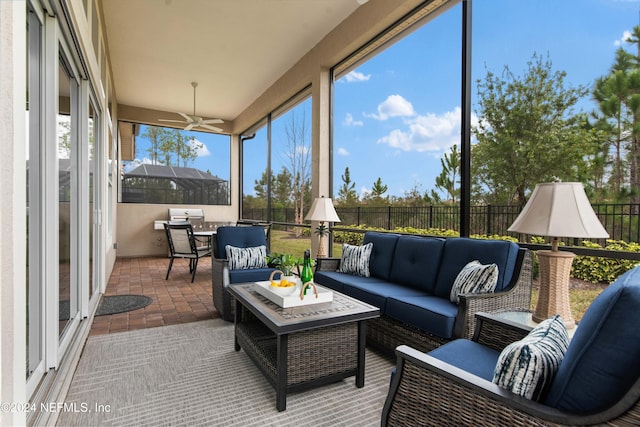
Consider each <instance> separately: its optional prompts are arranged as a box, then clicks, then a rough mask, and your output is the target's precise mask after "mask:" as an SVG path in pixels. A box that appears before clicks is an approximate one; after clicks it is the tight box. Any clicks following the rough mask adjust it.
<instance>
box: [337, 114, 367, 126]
mask: <svg viewBox="0 0 640 427" xmlns="http://www.w3.org/2000/svg"><path fill="white" fill-rule="evenodd" d="M342 124H343V125H345V126H362V125H364V122H363V121H362V120H355V119H354V118H353V115H351V113H347V115H346V117H345V118H344V120H343V121H342Z"/></svg>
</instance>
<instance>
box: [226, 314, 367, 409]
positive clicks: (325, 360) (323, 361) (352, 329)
mask: <svg viewBox="0 0 640 427" xmlns="http://www.w3.org/2000/svg"><path fill="white" fill-rule="evenodd" d="M236 310H242V311H243V316H242V318H243V321H241V322H238V323H236V334H235V335H236V338H235V349H236V351H239V350H240V349H243V350H244V351H245V353H246V354H247V355H248V356H249V357H250V358H251V360H252V361H253V362H254V363H255V364H256V366H257V367H258V368H259V369H260V371H261V372H262V373H263V374H264V376H265V377H266V378H267V380H268V381H269V382H270V383H271V385H273V387H274V388H275V389H276V408H277V409H278V411H284V410H285V409H286V396H287V393H290V392H296V391H302V390H306V389H309V388H312V387H316V386H320V385H324V384H330V383H333V382H336V381H339V380H341V379H343V378H347V377H351V376H354V375H355V377H356V387H359V388H361V387H363V386H364V357H365V335H366V323H365V321H364V320H362V321H358V322H350V323H344V324H338V325H332V326H324V327H321V328H316V329H311V330H305V331H300V332H294V333H289V334H278V335H276V334H275V333H273V332H272V331H271V330H270V329H269V328H268V327H267V326H266V325H264V324H263V323H262V322H260V321H259V320H258V319H257V318H256V317H255V316H253V315H252V314H251V313H250V312H248V311H247V310H246V309H244V310H243V307H238V305H236Z"/></svg>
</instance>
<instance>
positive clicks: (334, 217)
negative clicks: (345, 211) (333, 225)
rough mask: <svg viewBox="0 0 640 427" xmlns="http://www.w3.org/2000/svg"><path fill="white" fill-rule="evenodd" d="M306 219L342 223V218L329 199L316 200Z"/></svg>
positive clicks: (320, 198)
mask: <svg viewBox="0 0 640 427" xmlns="http://www.w3.org/2000/svg"><path fill="white" fill-rule="evenodd" d="M304 219H306V220H307V221H321V222H340V218H339V217H338V214H337V213H336V210H335V208H334V207H333V202H332V201H331V199H330V198H328V197H318V198H316V199H315V200H314V201H313V204H312V205H311V209H310V210H309V213H308V214H307V216H306V217H305V218H304Z"/></svg>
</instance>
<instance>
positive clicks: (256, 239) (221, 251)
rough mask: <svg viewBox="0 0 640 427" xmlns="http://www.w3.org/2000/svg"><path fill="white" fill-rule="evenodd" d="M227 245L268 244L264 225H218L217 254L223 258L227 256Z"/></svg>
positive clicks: (246, 246) (248, 245)
mask: <svg viewBox="0 0 640 427" xmlns="http://www.w3.org/2000/svg"><path fill="white" fill-rule="evenodd" d="M227 245H230V246H235V247H236V248H249V247H256V246H262V245H265V246H266V245H267V237H266V236H265V234H264V228H262V227H235V226H231V227H229V226H225V227H218V230H217V232H216V247H217V249H218V250H217V252H216V253H217V254H218V256H219V257H221V258H226V250H225V247H226V246H227Z"/></svg>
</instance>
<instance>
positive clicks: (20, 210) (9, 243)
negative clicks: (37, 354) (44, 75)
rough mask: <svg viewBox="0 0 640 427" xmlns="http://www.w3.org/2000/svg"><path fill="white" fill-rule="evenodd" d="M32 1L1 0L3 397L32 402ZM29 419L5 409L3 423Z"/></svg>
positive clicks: (0, 317)
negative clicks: (28, 113)
mask: <svg viewBox="0 0 640 427" xmlns="http://www.w3.org/2000/svg"><path fill="white" fill-rule="evenodd" d="M25 22H26V5H25V2H24V1H9V2H6V1H0V58H2V60H1V61H0V97H1V98H2V102H0V130H1V131H0V133H1V134H2V138H0V150H1V151H2V165H1V166H0V200H1V201H2V203H0V236H2V244H0V331H2V334H0V378H1V382H0V402H2V403H5V402H14V403H21V402H26V391H25V376H26V349H25V336H26V260H25V251H26V239H25V236H26V232H27V230H26V210H25V209H26V206H27V203H26V191H25V189H26V186H27V183H26V173H25V165H26V153H25V146H26V145H27V143H26V135H25V126H26V123H25V102H26V98H25V90H24V88H25V87H26V62H25V60H26V59H25V58H26V55H25V46H26V31H25ZM25 423H26V415H25V412H24V411H23V412H20V411H16V412H11V411H5V410H2V411H0V425H22V424H25Z"/></svg>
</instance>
